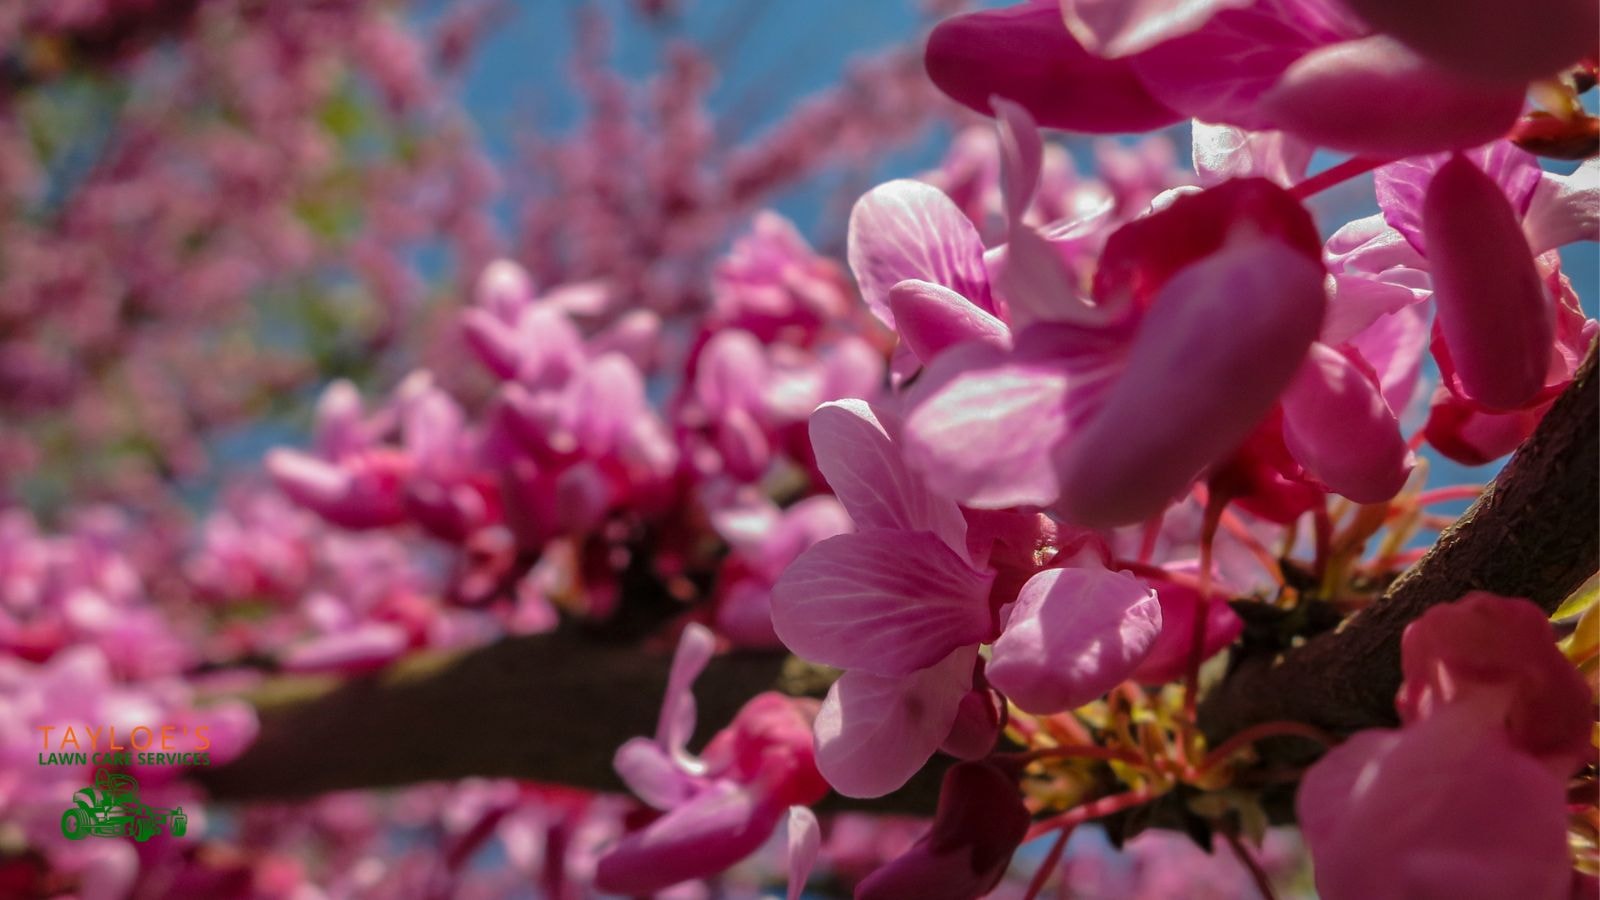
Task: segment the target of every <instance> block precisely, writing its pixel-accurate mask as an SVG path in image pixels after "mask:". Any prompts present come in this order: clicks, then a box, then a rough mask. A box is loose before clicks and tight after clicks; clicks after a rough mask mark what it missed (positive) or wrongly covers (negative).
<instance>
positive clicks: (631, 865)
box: [595, 781, 783, 895]
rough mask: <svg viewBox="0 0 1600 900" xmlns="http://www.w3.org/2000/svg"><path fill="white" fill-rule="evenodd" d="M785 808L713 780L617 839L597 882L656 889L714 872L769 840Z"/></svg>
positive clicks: (627, 889)
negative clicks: (694, 793) (655, 817)
mask: <svg viewBox="0 0 1600 900" xmlns="http://www.w3.org/2000/svg"><path fill="white" fill-rule="evenodd" d="M782 814H783V809H782V808H779V809H771V808H769V807H768V805H767V804H765V803H764V802H763V801H762V800H761V799H760V798H758V797H756V796H754V795H752V794H751V792H750V791H749V790H748V789H746V788H745V787H743V786H741V785H737V784H734V783H732V782H726V781H719V782H715V783H713V784H711V785H709V786H708V787H707V788H706V789H705V790H704V791H702V792H700V794H699V795H697V796H696V797H695V798H694V799H693V800H691V801H689V802H688V803H685V804H683V805H682V806H679V807H677V808H676V809H674V810H672V811H671V812H669V813H667V814H666V815H664V816H662V817H661V818H659V819H657V820H655V821H654V822H651V823H650V825H649V827H647V828H645V829H644V830H642V831H638V832H635V833H633V834H630V835H628V836H627V837H624V838H623V839H622V840H621V841H619V842H618V843H617V845H616V846H615V847H613V848H612V849H611V852H609V853H607V854H606V855H605V856H602V857H601V858H600V862H599V867H598V868H597V869H596V871H595V886H596V887H598V888H599V889H600V890H602V891H605V892H607V893H614V894H627V895H638V894H653V893H655V892H656V891H659V890H661V889H662V888H665V887H670V886H671V885H674V884H677V883H679V882H681V881H688V880H689V879H691V878H706V877H709V876H711V875H715V874H717V873H719V872H722V871H724V870H726V869H727V868H728V867H730V866H732V865H733V864H734V863H736V862H738V861H739V860H741V859H744V858H745V857H746V856H749V855H750V854H751V853H754V852H755V851H756V850H757V849H759V848H760V847H761V845H762V844H764V843H766V840H767V838H768V837H770V836H771V835H772V830H773V828H775V827H776V826H777V824H778V819H779V817H780V816H782Z"/></svg>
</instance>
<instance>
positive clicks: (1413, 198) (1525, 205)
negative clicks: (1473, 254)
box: [1328, 141, 1549, 265]
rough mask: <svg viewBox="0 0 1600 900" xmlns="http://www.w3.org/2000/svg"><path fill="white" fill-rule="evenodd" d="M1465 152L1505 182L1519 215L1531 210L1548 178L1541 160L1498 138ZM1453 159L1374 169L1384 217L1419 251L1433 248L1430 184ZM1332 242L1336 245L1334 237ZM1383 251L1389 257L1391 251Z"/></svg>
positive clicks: (1413, 160) (1438, 156)
mask: <svg viewBox="0 0 1600 900" xmlns="http://www.w3.org/2000/svg"><path fill="white" fill-rule="evenodd" d="M1463 155H1464V156H1466V157H1467V158H1468V159H1470V160H1472V161H1473V162H1474V163H1475V164H1477V166H1478V168H1480V169H1482V170H1483V172H1484V174H1486V175H1488V176H1489V177H1490V178H1491V179H1493V180H1494V183H1495V184H1497V185H1499V186H1500V190H1501V192H1503V193H1504V194H1505V195H1506V200H1507V202H1509V203H1510V204H1511V209H1512V210H1513V211H1514V212H1515V213H1516V215H1517V217H1518V218H1519V219H1520V218H1522V217H1523V216H1525V215H1527V214H1528V212H1529V209H1530V207H1531V206H1532V205H1533V199H1534V195H1535V193H1537V192H1538V191H1539V189H1540V187H1541V186H1542V183H1543V181H1544V179H1545V177H1546V176H1547V173H1545V172H1544V171H1543V170H1541V169H1540V168H1539V161H1538V160H1537V159H1535V158H1534V156H1533V154H1531V153H1529V152H1527V151H1526V150H1523V149H1522V148H1520V147H1517V146H1516V145H1515V144H1512V143H1511V142H1509V141H1495V142H1494V143H1491V144H1488V145H1486V146H1483V147H1479V148H1477V149H1475V150H1469V151H1467V152H1466V153H1465V154H1463ZM1450 157H1451V154H1448V153H1431V154H1428V155H1427V156H1413V157H1410V158H1407V159H1401V160H1396V161H1395V162H1392V163H1389V164H1388V165H1386V166H1379V167H1378V169H1377V170H1376V171H1374V172H1373V173H1372V186H1373V193H1374V194H1375V195H1376V196H1377V200H1378V209H1379V210H1381V211H1382V212H1383V220H1384V221H1385V222H1388V223H1389V225H1390V226H1391V227H1393V228H1394V229H1395V230H1396V231H1398V232H1400V234H1402V235H1404V236H1405V239H1406V241H1407V242H1409V243H1410V244H1411V246H1412V247H1414V248H1416V250H1417V252H1419V253H1426V252H1427V249H1426V244H1425V243H1424V241H1423V238H1422V204H1423V200H1424V198H1425V197H1426V196H1427V194H1428V186H1429V185H1430V184H1432V183H1433V176H1434V175H1436V174H1438V172H1439V167H1440V166H1442V165H1444V164H1445V163H1446V162H1448V161H1449V160H1450ZM1363 221H1364V220H1363ZM1342 230H1343V229H1341V231H1342ZM1335 238H1337V235H1335ZM1328 243H1329V246H1330V249H1331V248H1332V244H1333V239H1330V240H1329V242H1328ZM1546 249H1549V248H1546ZM1372 255H1373V254H1372V253H1370V252H1368V253H1365V254H1363V256H1367V257H1370V256H1372ZM1379 255H1380V257H1387V256H1389V254H1387V253H1380V254H1379ZM1403 264H1404V265H1414V264H1413V263H1403Z"/></svg>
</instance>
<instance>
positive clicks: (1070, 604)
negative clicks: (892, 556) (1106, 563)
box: [985, 568, 1161, 713]
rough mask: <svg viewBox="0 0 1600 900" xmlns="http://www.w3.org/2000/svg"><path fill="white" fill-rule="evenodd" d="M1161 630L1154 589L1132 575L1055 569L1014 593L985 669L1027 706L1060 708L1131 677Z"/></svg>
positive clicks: (997, 684) (1081, 701)
mask: <svg viewBox="0 0 1600 900" xmlns="http://www.w3.org/2000/svg"><path fill="white" fill-rule="evenodd" d="M1160 631H1161V605H1160V603H1158V602H1157V600H1156V594H1155V592H1154V591H1152V590H1150V588H1149V587H1147V586H1146V585H1145V584H1144V582H1142V581H1140V580H1139V579H1137V578H1134V577H1133V576H1132V575H1128V574H1126V573H1123V572H1111V571H1107V570H1105V569H1098V568H1086V569H1050V570H1048V571H1045V572H1041V573H1039V574H1038V575H1035V576H1033V577H1032V578H1031V579H1029V580H1028V583H1027V584H1026V585H1024V586H1023V588H1022V592H1021V593H1019V594H1018V595H1017V605H1016V607H1015V608H1014V609H1012V611H1011V618H1010V620H1009V621H1008V622H1007V623H1006V629H1005V632H1004V633H1002V634H1001V635H1000V638H999V640H997V641H995V642H994V656H993V658H992V659H991V660H990V662H989V666H988V668H987V669H986V670H985V671H986V672H987V673H988V676H989V682H990V683H991V684H993V685H994V686H995V687H996V688H998V689H999V690H1000V692H1001V693H1003V694H1005V695H1006V696H1007V697H1008V698H1010V700H1011V702H1013V703H1015V704H1017V706H1019V707H1021V708H1022V709H1024V710H1026V711H1028V712H1032V713H1053V712H1061V711H1062V710H1068V709H1073V708H1075V707H1079V706H1082V705H1083V704H1085V703H1088V702H1089V701H1091V700H1093V699H1095V698H1096V697H1099V696H1100V695H1101V694H1104V693H1105V692H1106V691H1109V690H1111V689H1112V688H1113V687H1115V686H1116V685H1117V684H1118V683H1119V682H1121V681H1123V680H1124V679H1126V678H1127V677H1128V676H1129V675H1131V674H1132V673H1133V670H1134V668H1135V667H1137V666H1138V665H1139V662H1140V661H1141V660H1143V659H1144V657H1145V654H1147V653H1149V652H1150V648H1151V646H1152V645H1153V644H1154V642H1155V639H1156V635H1157V634H1159V633H1160Z"/></svg>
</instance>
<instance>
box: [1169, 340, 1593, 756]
mask: <svg viewBox="0 0 1600 900" xmlns="http://www.w3.org/2000/svg"><path fill="white" fill-rule="evenodd" d="M1597 386H1600V385H1597V379H1596V375H1595V347H1594V346H1593V345H1591V346H1590V348H1589V354H1588V356H1587V357H1586V358H1585V359H1584V362H1583V365H1582V366H1581V367H1579V369H1578V372H1577V376H1576V378H1575V379H1574V380H1573V382H1572V384H1571V385H1570V386H1568V387H1567V389H1566V390H1565V391H1564V392H1563V393H1562V394H1561V396H1560V397H1559V398H1557V400H1556V402H1555V405H1554V406H1552V407H1551V409H1550V411H1549V412H1548V413H1547V414H1546V415H1545V417H1544V419H1543V421H1541V422H1540V423H1539V427H1538V428H1537V429H1536V430H1535V431H1534V433H1533V435H1532V436H1531V437H1529V438H1528V440H1527V441H1526V442H1525V443H1524V444H1523V445H1522V446H1521V447H1520V448H1518V449H1517V452H1516V454H1515V455H1514V456H1512V457H1511V461H1510V462H1508V463H1507V464H1506V466H1505V468H1504V469H1503V470H1502V471H1501V472H1500V474H1499V476H1497V477H1496V478H1495V480H1494V482H1493V483H1492V484H1491V485H1490V486H1489V487H1488V488H1487V489H1486V490H1485V491H1484V492H1483V494H1482V496H1480V497H1479V498H1478V500H1477V502H1476V503H1474V504H1473V505H1472V507H1471V508H1470V509H1468V510H1467V512H1466V513H1465V514H1464V515H1463V516H1462V517H1461V518H1460V519H1459V520H1458V521H1457V522H1456V523H1455V524H1454V525H1452V526H1451V527H1450V528H1449V529H1447V530H1446V531H1445V532H1444V533H1443V534H1441V535H1440V536H1439V540H1438V542H1437V543H1436V544H1435V545H1434V546H1433V548H1432V549H1431V550H1429V551H1428V554H1427V555H1426V556H1424V557H1423V558H1422V559H1421V560H1419V561H1418V562H1417V563H1416V565H1414V566H1412V567H1411V568H1410V569H1409V570H1407V571H1406V572H1405V573H1404V574H1402V575H1401V576H1400V578H1398V579H1397V580H1396V581H1395V582H1394V583H1393V584H1392V585H1390V587H1389V589H1388V590H1387V591H1386V592H1385V593H1384V595H1383V596H1382V597H1381V598H1379V599H1378V600H1377V601H1376V602H1375V603H1373V604H1372V606H1370V607H1368V608H1367V609H1364V610H1362V611H1361V612H1359V613H1357V614H1356V615H1355V616H1352V617H1351V618H1350V619H1348V620H1346V621H1345V622H1344V623H1343V624H1342V625H1341V626H1340V627H1339V628H1338V629H1337V630H1335V631H1332V632H1329V633H1326V634H1322V635H1319V636H1317V637H1315V638H1312V639H1311V640H1309V641H1307V642H1306V643H1305V644H1304V645H1303V646H1300V647H1297V648H1295V649H1292V650H1289V651H1288V652H1286V653H1283V654H1280V655H1277V656H1273V657H1266V656H1257V657H1254V658H1245V659H1242V660H1238V661H1236V663H1235V665H1234V666H1233V668H1232V670H1231V671H1230V672H1229V673H1228V675H1227V677H1226V678H1225V679H1224V680H1223V681H1222V682H1221V683H1220V684H1219V685H1217V686H1216V688H1214V689H1213V690H1212V691H1211V692H1210V694H1209V695H1208V696H1207V697H1206V698H1205V700H1204V702H1203V703H1202V704H1201V707H1200V724H1201V727H1202V728H1203V729H1204V731H1205V732H1206V734H1207V735H1209V736H1210V737H1211V738H1212V739H1213V740H1216V739H1221V738H1225V737H1227V736H1228V735H1231V734H1234V733H1237V732H1239V731H1241V730H1243V729H1245V728H1248V727H1250V726H1251V725H1255V724H1257V723H1260V722H1269V721H1273V720H1276V719H1288V720H1292V721H1297V722H1305V723H1308V724H1311V725H1316V726H1318V727H1320V728H1323V729H1325V730H1329V731H1335V732H1340V733H1348V732H1352V731H1357V730H1359V729H1362V728H1372V727H1378V726H1386V725H1394V724H1395V723H1396V722H1397V721H1398V720H1397V718H1396V716H1395V710H1394V697H1395V692H1396V691H1398V690H1399V688H1400V635H1401V633H1402V632H1404V631H1405V627H1406V625H1408V624H1410V623H1411V622H1412V621H1413V620H1415V619H1416V618H1417V617H1418V616H1420V615H1422V614H1423V613H1424V612H1426V611H1427V610H1428V608H1429V607H1431V606H1433V605H1435V604H1438V603H1449V602H1452V601H1455V600H1458V599H1460V598H1461V596H1462V595H1463V594H1465V593H1467V592H1468V591H1474V590H1484V591H1493V592H1494V593H1497V594H1501V595H1504V596H1508V597H1526V598H1528V599H1530V600H1532V601H1533V602H1535V603H1537V604H1539V606H1540V607H1541V608H1543V609H1544V610H1545V611H1547V612H1554V611H1555V609H1556V607H1557V606H1558V605H1559V604H1560V603H1561V601H1562V600H1564V599H1565V598H1566V597H1567V596H1568V595H1569V594H1571V593H1572V591H1574V590H1576V589H1577V588H1578V587H1579V586H1581V585H1582V584H1583V582H1584V580H1585V579H1587V578H1588V577H1589V576H1590V575H1593V574H1594V572H1595V570H1596V569H1597V568H1600V393H1597Z"/></svg>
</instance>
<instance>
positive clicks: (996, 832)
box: [856, 762, 1029, 900]
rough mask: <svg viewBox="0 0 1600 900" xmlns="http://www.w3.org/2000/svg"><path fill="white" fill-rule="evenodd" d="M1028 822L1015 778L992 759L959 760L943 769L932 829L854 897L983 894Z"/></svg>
mask: <svg viewBox="0 0 1600 900" xmlns="http://www.w3.org/2000/svg"><path fill="white" fill-rule="evenodd" d="M1028 824H1029V815H1028V808H1027V807H1026V806H1024V805H1023V804H1022V797H1021V796H1020V794H1019V792H1018V789H1017V782H1016V779H1015V778H1013V777H1012V776H1010V775H1008V774H1006V773H1005V772H1003V771H1001V770H1000V768H999V767H997V766H995V765H993V764H991V763H985V762H963V763H957V764H956V765H954V766H952V767H951V768H950V770H949V771H948V772H946V773H945V776H944V783H943V785H942V786H941V787H940V790H939V808H938V810H937V811H936V812H935V813H934V816H933V826H932V827H931V828H930V829H929V830H928V833H927V834H925V835H923V836H922V838H921V839H920V840H918V841H917V842H916V843H915V844H913V845H912V847H911V849H909V850H907V851H906V852H905V853H904V854H902V855H901V856H899V857H897V858H896V859H894V860H892V861H891V862H889V863H888V864H887V865H885V866H883V867H882V868H880V869H878V870H877V871H876V872H873V873H872V874H871V875H868V876H867V877H866V878H865V879H864V880H863V881H862V882H861V884H860V885H859V886H857V888H856V897H858V898H860V900H896V898H901V897H922V898H928V900H936V898H949V900H966V898H970V897H981V896H983V895H984V894H987V893H988V892H989V891H991V890H993V889H994V888H995V886H996V885H998V884H999V883H1000V878H1001V876H1003V875H1005V871H1006V866H1007V865H1009V864H1010V862H1011V855H1012V854H1013V853H1015V852H1016V849H1017V847H1018V846H1019V845H1020V844H1021V843H1022V839H1023V838H1024V837H1025V836H1026V835H1027V833H1028Z"/></svg>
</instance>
